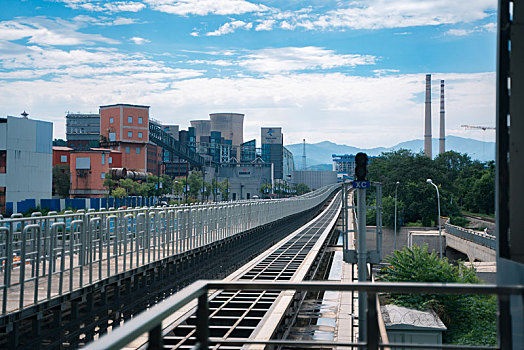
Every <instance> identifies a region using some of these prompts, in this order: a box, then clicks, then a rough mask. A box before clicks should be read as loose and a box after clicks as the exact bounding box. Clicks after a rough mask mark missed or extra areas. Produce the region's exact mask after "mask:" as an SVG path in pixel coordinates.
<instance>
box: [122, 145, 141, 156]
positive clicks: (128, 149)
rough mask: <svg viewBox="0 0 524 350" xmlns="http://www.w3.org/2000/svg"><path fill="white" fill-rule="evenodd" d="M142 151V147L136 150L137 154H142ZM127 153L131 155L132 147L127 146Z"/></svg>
mask: <svg viewBox="0 0 524 350" xmlns="http://www.w3.org/2000/svg"><path fill="white" fill-rule="evenodd" d="M141 151H142V149H141V148H140V147H136V148H135V152H136V154H140V152H141ZM126 153H131V147H129V146H126Z"/></svg>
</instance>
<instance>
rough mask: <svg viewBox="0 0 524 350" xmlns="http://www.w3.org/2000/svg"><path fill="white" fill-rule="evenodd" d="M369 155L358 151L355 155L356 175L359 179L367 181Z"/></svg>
mask: <svg viewBox="0 0 524 350" xmlns="http://www.w3.org/2000/svg"><path fill="white" fill-rule="evenodd" d="M367 166H368V156H367V154H365V153H362V152H360V153H357V155H356V156H355V177H356V179H357V181H366V176H367V173H368V170H367Z"/></svg>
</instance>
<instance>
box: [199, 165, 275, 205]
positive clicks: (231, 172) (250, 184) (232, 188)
mask: <svg viewBox="0 0 524 350" xmlns="http://www.w3.org/2000/svg"><path fill="white" fill-rule="evenodd" d="M213 178H215V179H216V180H217V181H219V182H220V181H223V180H225V179H227V180H228V184H229V188H228V193H229V194H230V196H229V199H230V200H239V199H252V198H253V196H255V195H257V196H260V188H261V187H262V185H263V184H273V183H274V178H273V164H271V163H264V162H263V161H261V160H260V159H259V160H258V161H256V162H253V163H227V164H221V165H219V166H217V167H211V168H209V167H206V170H205V180H206V181H208V182H211V181H212V180H213Z"/></svg>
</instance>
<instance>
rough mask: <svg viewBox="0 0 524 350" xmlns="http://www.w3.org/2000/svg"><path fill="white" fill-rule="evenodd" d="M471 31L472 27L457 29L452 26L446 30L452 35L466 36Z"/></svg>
mask: <svg viewBox="0 0 524 350" xmlns="http://www.w3.org/2000/svg"><path fill="white" fill-rule="evenodd" d="M471 33H473V30H472V29H456V28H452V29H450V30H448V31H447V32H446V34H447V35H452V36H466V35H469V34H471Z"/></svg>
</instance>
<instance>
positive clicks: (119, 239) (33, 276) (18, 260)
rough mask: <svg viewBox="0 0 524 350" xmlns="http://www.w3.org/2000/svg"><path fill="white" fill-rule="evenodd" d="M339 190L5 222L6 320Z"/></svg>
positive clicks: (0, 293) (1, 224)
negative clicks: (21, 312)
mask: <svg viewBox="0 0 524 350" xmlns="http://www.w3.org/2000/svg"><path fill="white" fill-rule="evenodd" d="M336 188H337V186H336V185H335V186H329V187H325V188H322V189H319V190H316V191H314V192H310V193H308V194H306V195H303V196H299V197H294V198H288V199H279V200H251V201H236V202H222V203H211V204H199V205H190V206H164V207H143V208H135V209H118V210H102V211H98V212H95V211H91V210H90V211H88V212H85V211H84V210H79V211H77V212H76V213H73V212H66V213H64V214H62V215H58V214H56V213H54V214H53V213H51V215H48V216H40V215H39V213H34V214H33V216H32V217H26V218H22V217H14V218H10V219H1V220H0V278H1V280H0V283H2V284H1V285H0V298H1V309H2V315H6V314H8V313H10V312H13V311H17V310H20V309H23V308H24V307H27V306H29V305H33V304H36V303H38V302H40V301H44V300H50V299H52V298H54V297H57V296H61V295H63V294H64V293H69V292H72V291H73V290H75V289H79V288H82V287H85V286H87V285H91V284H93V283H96V282H98V281H101V280H103V279H105V278H108V277H110V276H113V275H115V274H118V273H121V272H124V271H127V270H131V269H134V268H137V267H139V266H143V265H147V264H150V263H153V262H155V261H158V260H161V259H164V258H166V257H170V256H173V255H176V254H180V253H183V252H186V251H189V250H193V249H196V248H198V247H202V246H205V245H208V244H211V243H213V242H216V241H219V240H222V239H225V238H228V237H231V236H233V235H236V234H238V233H240V232H244V231H247V230H250V229H253V228H256V227H259V226H262V225H265V224H268V223H270V222H274V221H277V220H279V219H282V218H285V217H287V216H290V215H292V214H296V213H299V212H303V211H306V210H308V209H311V208H314V207H315V206H317V205H319V204H320V203H322V202H323V201H324V200H325V199H326V198H327V197H328V196H329V195H330V194H331V193H332V192H333V191H334V190H335V189H336ZM15 216H17V215H15Z"/></svg>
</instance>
